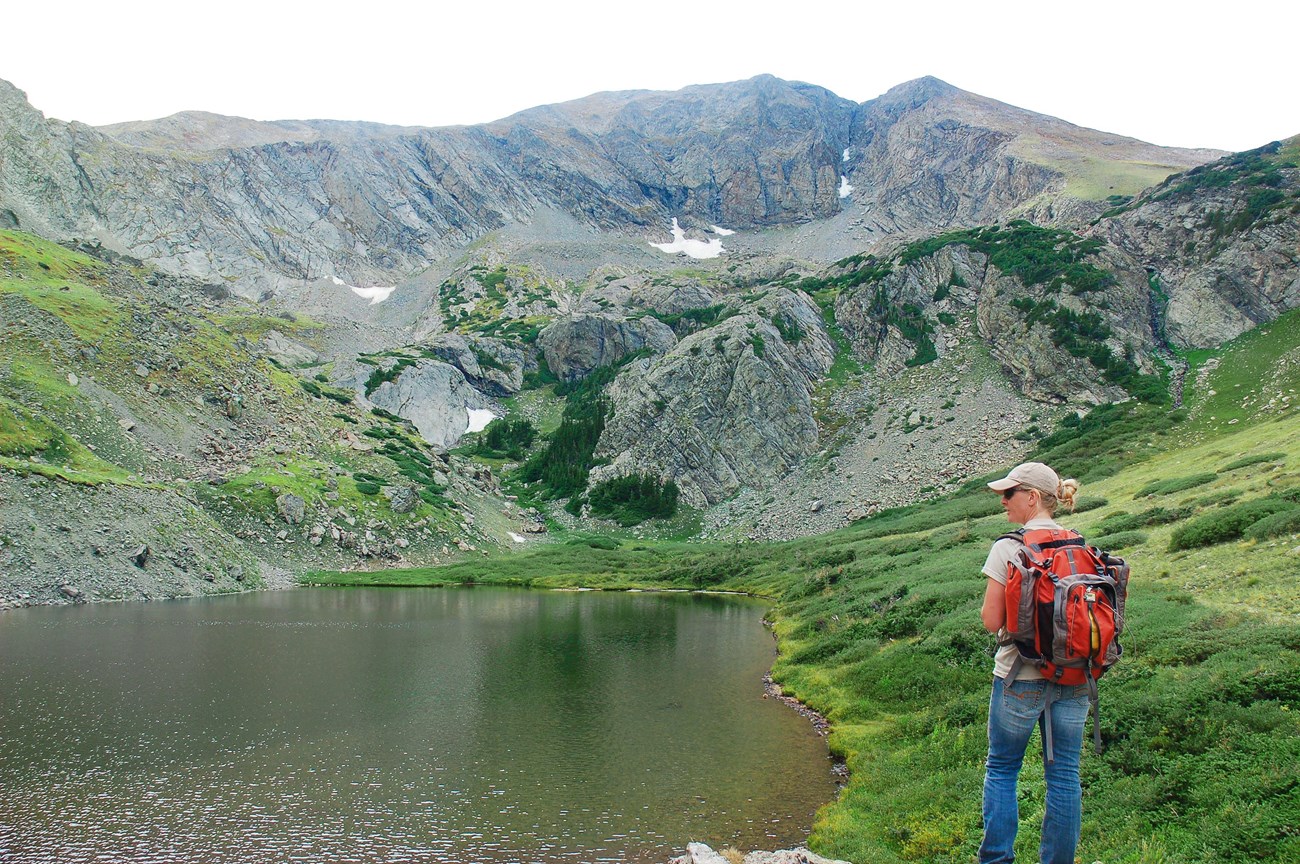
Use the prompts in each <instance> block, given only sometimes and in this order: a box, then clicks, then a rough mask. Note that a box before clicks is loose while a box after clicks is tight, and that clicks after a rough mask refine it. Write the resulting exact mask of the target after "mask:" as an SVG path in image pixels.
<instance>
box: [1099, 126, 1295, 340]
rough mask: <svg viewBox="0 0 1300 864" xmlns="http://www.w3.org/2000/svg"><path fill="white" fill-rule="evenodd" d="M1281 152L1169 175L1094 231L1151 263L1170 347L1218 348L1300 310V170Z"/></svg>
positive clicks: (1247, 155) (1270, 149)
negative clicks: (1280, 155) (1284, 159)
mask: <svg viewBox="0 0 1300 864" xmlns="http://www.w3.org/2000/svg"><path fill="white" fill-rule="evenodd" d="M1288 143H1289V145H1290V146H1291V147H1292V148H1294V147H1296V146H1300V138H1292V139H1291V140H1290V142H1288ZM1280 149H1281V148H1280V147H1279V146H1277V145H1270V146H1269V147H1266V148H1261V150H1258V151H1252V152H1249V153H1240V154H1236V155H1234V156H1231V157H1228V158H1226V159H1224V160H1222V161H1219V162H1216V163H1214V164H1212V165H1206V166H1204V167H1202V168H1200V169H1197V170H1196V171H1194V172H1190V173H1187V174H1180V175H1176V176H1174V177H1170V178H1169V179H1168V180H1167V181H1165V182H1164V183H1162V184H1160V185H1159V186H1157V187H1155V188H1153V189H1151V190H1149V191H1148V192H1146V193H1144V194H1143V195H1142V196H1140V197H1139V198H1138V199H1137V201H1135V202H1133V203H1132V204H1130V205H1128V206H1127V207H1124V208H1121V212H1118V213H1116V214H1115V215H1114V216H1112V217H1110V218H1104V219H1102V220H1101V221H1100V222H1099V224H1098V225H1097V227H1096V228H1095V229H1093V232H1094V233H1095V234H1096V235H1097V236H1101V237H1105V238H1106V239H1107V240H1108V241H1109V242H1110V243H1111V244H1113V245H1114V246H1115V247H1117V248H1118V249H1121V250H1123V251H1124V252H1125V253H1126V254H1127V255H1128V256H1129V257H1130V258H1131V259H1133V260H1135V261H1137V262H1141V263H1142V264H1143V265H1145V267H1146V269H1147V270H1148V272H1149V273H1150V277H1151V284H1152V288H1153V290H1154V291H1155V292H1156V293H1157V298H1156V299H1157V301H1158V313H1159V314H1158V315H1157V318H1158V321H1157V324H1158V325H1163V328H1164V331H1165V335H1166V336H1167V338H1168V340H1169V341H1170V342H1171V343H1172V344H1174V345H1177V346H1180V347H1183V348H1209V347H1213V346H1216V345H1219V344H1221V343H1223V342H1226V341H1227V340H1229V339H1232V338H1234V337H1236V336H1239V335H1240V334H1242V333H1244V332H1245V331H1246V330H1249V329H1250V328H1252V327H1255V326H1256V325H1258V324H1262V323H1265V322H1268V321H1272V320H1273V319H1274V318H1276V317H1277V316H1278V315H1280V314H1282V313H1283V312H1286V311H1288V310H1291V309H1295V308H1297V307H1300V268H1297V264H1300V220H1298V219H1297V218H1296V216H1295V214H1296V213H1297V212H1298V211H1300V169H1297V168H1296V167H1294V166H1292V165H1290V164H1288V163H1284V162H1281V161H1279V160H1277V159H1276V158H1275V156H1276V154H1277V152H1278V151H1279V150H1280Z"/></svg>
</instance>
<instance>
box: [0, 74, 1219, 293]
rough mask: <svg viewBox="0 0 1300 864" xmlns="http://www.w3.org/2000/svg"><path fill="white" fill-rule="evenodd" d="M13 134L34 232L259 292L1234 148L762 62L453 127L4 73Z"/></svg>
mask: <svg viewBox="0 0 1300 864" xmlns="http://www.w3.org/2000/svg"><path fill="white" fill-rule="evenodd" d="M0 135H3V140H4V141H5V142H6V146H5V148H4V151H5V156H4V163H3V165H0V208H3V209H7V210H8V211H10V212H11V213H12V214H14V218H15V219H16V221H17V223H18V224H19V225H20V226H22V227H24V228H29V229H31V230H35V231H38V232H40V233H42V234H45V235H47V236H51V237H56V238H59V239H72V238H77V239H85V238H94V239H97V240H99V241H100V242H102V243H103V244H104V245H105V246H107V247H109V248H111V249H114V250H115V251H117V252H119V253H122V254H129V255H131V256H133V257H136V258H140V259H142V260H145V261H149V262H152V263H154V264H157V265H158V266H160V267H162V268H164V269H166V270H169V271H171V272H174V273H177V274H183V275H189V276H195V277H197V278H201V279H206V280H210V281H219V282H222V283H223V284H229V285H231V286H233V287H234V288H235V289H236V290H237V291H239V292H240V293H242V294H244V295H245V296H262V295H265V294H266V293H267V292H273V291H276V290H284V289H287V288H289V287H290V286H294V285H301V284H303V283H311V282H315V281H318V280H328V279H330V278H337V279H340V280H342V281H344V282H346V283H348V284H353V285H362V286H368V285H393V284H395V283H398V282H401V281H403V280H404V279H406V278H408V277H410V276H412V275H414V274H416V273H418V272H420V271H422V270H424V269H425V268H427V267H429V266H430V265H433V264H436V263H438V262H441V261H446V260H448V259H450V258H453V257H454V256H455V255H456V254H457V253H458V252H459V251H460V250H463V249H464V248H466V247H467V245H468V244H471V243H473V242H475V241H477V240H480V239H482V238H485V237H487V236H489V235H491V234H492V233H493V232H504V233H506V234H509V233H510V232H511V231H515V230H520V229H521V228H522V229H523V230H524V231H525V232H526V229H527V226H530V225H531V224H533V223H534V222H537V221H545V220H547V219H548V218H551V217H550V216H548V214H561V215H562V216H563V217H565V218H566V219H568V220H572V221H573V222H575V223H576V224H577V225H579V226H584V227H586V228H587V229H591V230H594V231H597V232H605V233H612V234H614V235H616V236H617V235H622V236H637V237H644V236H645V235H646V234H647V233H649V232H659V233H662V231H663V230H664V229H665V227H666V226H667V225H668V223H669V221H670V220H671V219H673V218H680V219H681V220H682V221H683V222H684V223H686V224H687V225H688V226H695V227H705V226H709V225H720V226H724V227H726V228H728V229H730V230H736V231H749V230H754V229H761V228H772V227H781V226H796V225H801V224H806V223H809V222H816V221H821V220H827V219H830V218H832V217H836V216H837V215H846V214H847V215H850V216H851V217H852V219H854V220H856V221H857V223H858V224H857V226H856V228H855V229H854V230H852V231H850V232H849V233H850V236H851V237H852V240H851V242H853V243H854V244H856V245H857V248H855V249H854V250H853V251H859V250H860V249H863V248H868V247H870V246H871V245H872V244H875V243H878V242H880V241H882V240H886V239H888V238H890V237H892V236H894V235H896V234H899V233H900V232H901V233H908V232H911V233H915V232H918V231H921V232H923V231H926V230H933V229H937V228H944V227H950V226H969V225H974V224H981V223H984V222H996V221H999V220H1001V219H1004V218H1006V217H1008V216H1010V215H1012V214H1014V213H1016V212H1018V211H1020V210H1023V209H1026V208H1039V209H1042V208H1046V209H1048V210H1051V209H1052V208H1054V207H1055V208H1065V209H1069V208H1070V207H1072V206H1073V204H1072V202H1075V201H1077V200H1095V199H1101V198H1105V197H1106V196H1107V195H1109V194H1132V193H1134V192H1137V191H1139V189H1141V188H1143V187H1145V186H1146V185H1150V183H1153V182H1157V181H1158V180H1160V179H1163V177H1164V176H1166V175H1167V174H1169V173H1172V172H1174V171H1176V170H1180V169H1184V168H1188V167H1191V166H1194V165H1196V164H1200V163H1203V162H1205V161H1208V160H1209V159H1211V158H1214V157H1215V156H1218V155H1222V154H1219V153H1215V152H1212V151H1204V150H1183V149H1177V148H1161V147H1153V146H1152V145H1147V144H1143V143H1141V142H1138V141H1134V140H1132V139H1126V138H1121V137H1119V136H1115V135H1106V134H1104V133H1097V132H1092V131H1091V130H1086V129H1080V128H1078V127H1074V126H1071V125H1070V124H1067V123H1064V122H1062V121H1059V120H1054V119H1052V118H1048V117H1044V116H1042V115H1037V114H1033V113H1031V112H1026V111H1022V110H1020V109H1015V108H1012V107H1011V106H1008V105H1004V104H1002V103H998V102H995V101H993V100H990V99H985V98H982V97H979V96H975V95H974V94H970V93H965V92H963V91H961V90H958V89H956V88H954V87H951V86H949V85H947V84H944V83H943V82H940V81H937V80H935V79H932V78H925V79H920V80H917V81H913V82H909V83H907V84H903V85H900V86H899V87H896V88H894V89H893V90H891V91H889V92H888V93H886V94H884V95H883V96H881V97H880V98H878V99H875V100H872V101H869V102H865V103H861V104H858V103H854V102H851V101H848V100H845V99H841V98H840V97H837V96H835V95H834V94H833V93H831V92H829V91H827V90H825V89H822V88H819V87H815V86H812V85H808V84H801V83H797V82H786V81H782V80H779V79H776V78H773V77H771V76H759V77H757V78H754V79H751V80H748V81H742V82H735V83H730V84H718V85H707V86H698V87H689V88H686V89H684V90H681V91H678V92H674V93H659V92H646V91H630V92H621V93H601V94H596V95H594V96H590V97H587V98H585V99H580V100H577V101H574V102H569V103H564V104H561V105H554V106H546V107H542V108H535V109H531V110H528V111H524V112H521V113H520V114H517V115H514V116H512V117H509V118H505V119H503V120H499V121H496V122H494V123H488V124H483V125H479V126H467V127H449V128H439V129H412V128H399V127H386V126H379V125H377V124H362V123H341V122H330V121H289V122H279V123H258V122H254V121H248V120H243V119H239V118H224V117H218V116H216V115H211V114H204V113H200V112H188V113H185V114H179V115H175V116H173V117H169V118H165V119H163V120H158V121H153V122H137V123H125V124H117V125H114V126H109V127H105V128H103V129H92V128H90V127H87V126H84V125H82V124H78V123H72V124H65V123H61V122H58V121H52V120H45V119H44V118H43V117H42V116H41V115H40V114H39V112H37V111H36V110H35V109H33V108H32V107H31V106H30V105H29V104H28V103H27V102H26V99H25V97H24V96H23V94H22V93H21V92H20V91H18V90H16V89H15V88H14V87H12V86H11V85H8V84H0ZM845 183H847V184H848V185H849V186H853V187H854V188H855V190H857V191H856V192H855V193H854V195H853V196H851V197H849V198H844V197H841V194H840V193H841V190H842V189H844V188H846V187H845V186H843V185H842V184H845ZM816 257H817V256H816V255H814V259H815V258H816ZM829 257H830V258H834V257H839V256H838V255H832V256H829ZM823 260H826V259H823Z"/></svg>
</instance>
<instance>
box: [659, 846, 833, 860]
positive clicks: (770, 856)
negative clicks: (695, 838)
mask: <svg viewBox="0 0 1300 864" xmlns="http://www.w3.org/2000/svg"><path fill="white" fill-rule="evenodd" d="M668 864H849V862H848V861H839V860H836V859H833V858H823V857H822V856H820V855H818V854H817V853H815V852H810V851H808V850H807V849H805V848H803V847H802V846H800V847H797V848H795V849H781V850H779V851H777V852H747V853H744V854H743V855H742V854H741V853H740V852H738V851H737V850H735V849H724V850H723V851H722V852H715V851H714V850H713V849H712V848H710V847H708V846H706V845H704V844H703V843H689V844H687V846H686V854H685V855H679V856H678V857H676V858H669V859H668Z"/></svg>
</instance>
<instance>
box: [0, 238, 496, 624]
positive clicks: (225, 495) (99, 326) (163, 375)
mask: <svg viewBox="0 0 1300 864" xmlns="http://www.w3.org/2000/svg"><path fill="white" fill-rule="evenodd" d="M111 257H112V256H105V258H111ZM222 294H223V292H221V291H220V290H213V286H204V285H200V284H199V283H196V282H193V281H189V280H180V279H176V278H173V277H169V276H167V275H166V274H162V273H157V272H155V271H153V270H151V269H150V268H148V267H143V266H140V265H139V264H138V262H132V261H130V260H128V259H120V260H105V259H103V258H97V257H93V256H91V255H88V254H83V253H82V252H79V251H74V250H72V249H69V248H66V247H64V246H61V245H59V244H56V243H51V242H48V241H45V240H42V239H40V238H38V237H35V236H32V235H29V234H25V233H22V232H17V231H0V338H2V339H3V346H4V349H3V351H2V352H0V472H4V473H3V475H2V476H0V479H4V480H6V481H8V480H11V479H13V478H24V477H28V478H29V477H32V476H33V475H39V476H41V477H45V478H49V479H51V480H54V481H58V482H62V483H72V484H77V485H78V486H80V487H83V488H86V487H90V488H94V489H96V490H100V491H102V492H104V493H105V494H106V495H110V496H111V495H112V494H114V491H115V490H126V489H129V490H134V491H140V490H145V491H147V492H149V493H153V494H157V495H159V496H162V497H164V498H166V497H169V496H170V499H183V501H184V502H185V507H186V509H187V512H193V513H194V514H195V517H194V520H193V522H194V524H193V525H188V524H187V525H186V526H182V527H183V528H184V531H181V530H179V529H177V530H171V529H175V528H176V526H168V525H164V524H161V523H151V522H150V520H149V519H148V518H147V516H146V517H142V518H141V519H139V520H137V521H136V522H135V523H132V524H129V525H128V524H124V525H122V526H121V531H120V533H121V534H122V537H123V538H124V539H122V540H121V542H123V543H125V542H127V540H130V541H131V542H133V543H134V544H135V545H139V544H140V543H146V544H148V545H149V546H151V548H152V549H153V552H154V560H155V564H154V565H153V566H154V567H155V568H162V567H164V566H166V565H165V564H164V563H163V562H164V561H165V560H166V556H167V555H168V554H170V553H172V552H175V553H177V554H178V555H179V554H181V553H184V551H185V549H186V548H188V546H190V545H198V544H199V542H200V541H199V540H197V539H194V538H197V537H198V536H200V535H203V536H212V535H213V534H214V533H216V534H220V533H222V532H224V534H225V537H224V538H223V540H222V541H221V542H222V544H223V545H228V546H230V547H232V548H235V547H241V546H242V542H243V541H251V543H256V544H258V545H259V546H260V547H261V549H260V550H259V553H258V554H257V555H256V556H254V555H252V554H249V550H248V549H247V548H245V549H244V550H243V552H242V553H241V554H242V558H243V559H244V561H243V569H242V570H241V571H240V572H241V573H244V572H250V573H251V572H253V571H254V567H253V561H254V559H255V558H258V557H260V558H271V559H280V560H284V561H285V562H286V563H288V564H294V563H296V561H298V560H300V559H302V558H307V559H308V560H317V561H318V562H319V564H320V565H329V566H334V565H335V562H336V561H337V564H338V566H342V565H345V564H354V563H355V562H356V561H357V560H358V559H359V558H364V557H366V556H370V557H380V556H381V555H382V556H384V557H385V558H388V559H391V557H392V555H393V552H392V550H395V549H398V548H400V549H402V550H403V554H405V555H406V556H407V557H408V558H414V559H415V560H431V559H433V558H434V557H436V556H442V557H445V556H446V554H447V553H444V552H442V551H441V549H442V547H443V546H448V545H454V544H455V542H456V541H457V540H458V539H462V538H464V537H468V538H469V539H470V540H471V541H473V542H476V541H477V540H478V537H477V536H475V535H473V534H471V533H470V532H469V530H468V529H466V528H462V527H461V523H462V522H463V521H464V520H465V517H464V514H463V513H462V512H460V509H459V508H460V502H463V501H464V500H465V499H466V498H467V497H470V493H467V492H465V491H464V490H459V492H456V491H453V490H452V489H450V488H449V486H451V485H453V484H454V483H455V481H456V478H455V477H454V469H453V468H452V467H450V466H449V464H448V461H447V460H445V459H443V458H442V457H441V456H440V455H439V454H437V453H435V452H434V451H433V450H432V448H430V447H429V446H428V445H427V444H426V443H425V442H424V441H423V440H422V439H420V438H419V436H418V434H417V433H416V432H415V431H414V429H413V427H411V426H410V425H409V424H407V423H405V422H402V421H400V420H398V419H397V418H393V417H391V416H385V415H384V414H383V413H382V412H380V413H375V412H371V411H367V410H365V409H363V408H362V407H361V406H359V405H358V404H356V402H355V399H354V395H355V394H353V393H352V392H350V391H347V390H342V389H339V388H337V387H333V386H331V385H330V384H329V383H328V378H327V377H326V376H325V375H324V374H323V371H324V369H323V368H315V367H311V368H290V367H289V366H286V365H283V364H281V363H278V362H276V361H275V360H274V359H273V358H272V357H271V356H269V352H268V351H267V350H266V348H265V345H264V344H263V343H262V341H261V340H262V339H263V337H264V336H266V335H267V334H268V333H269V332H270V331H273V330H274V331H277V332H278V333H280V334H282V335H283V336H284V337H285V338H289V339H293V340H296V341H298V342H300V343H304V344H311V343H312V342H313V341H315V340H316V339H318V338H319V336H320V334H321V333H322V332H323V329H324V325H322V324H320V323H318V322H314V321H310V320H307V319H304V318H301V317H296V316H292V315H284V316H281V315H269V314H266V312H265V310H264V309H261V308H259V307H256V306H254V305H252V304H248V303H244V302H242V301H238V300H232V299H222V297H221V295H222ZM13 488H14V489H16V490H21V489H24V488H26V487H24V486H22V485H15V486H14V487H13ZM33 488H35V487H33ZM399 490H400V491H402V492H404V493H405V492H410V494H409V495H408V496H407V497H408V498H412V497H414V500H411V501H408V502H407V503H405V504H403V505H402V506H401V508H400V510H399V508H397V507H394V506H393V505H392V504H390V501H389V495H388V494H385V493H392V492H395V491H399ZM286 494H293V495H296V496H298V497H300V498H302V499H303V502H304V506H305V512H304V517H303V518H302V519H301V521H299V522H296V523H288V522H287V521H286V520H285V519H284V518H282V517H281V515H280V514H279V513H278V512H277V500H276V499H277V498H278V497H279V496H281V495H286ZM22 497H23V496H22V495H21V494H17V493H16V494H15V495H14V496H12V498H13V499H14V500H5V501H0V505H9V506H10V509H9V510H3V509H0V537H5V536H9V537H12V538H16V539H14V540H13V542H14V543H15V544H18V543H20V541H21V545H23V546H24V547H25V548H24V549H22V550H20V551H21V552H23V553H24V554H25V555H29V556H32V557H29V558H24V559H23V560H30V561H32V562H35V561H44V560H45V559H43V558H41V557H40V556H42V555H44V554H45V552H46V550H48V549H51V548H53V547H54V546H55V545H60V546H66V547H68V548H69V549H82V548H85V549H87V550H89V549H90V548H91V547H92V546H99V547H103V545H104V544H103V541H102V540H101V539H100V538H97V537H82V536H81V535H80V534H79V533H78V534H76V536H62V537H60V538H59V540H58V543H57V544H54V543H51V542H48V541H46V540H42V539H41V537H39V536H31V532H30V531H27V530H22V529H21V527H20V526H19V527H16V526H17V525H18V523H19V522H21V521H23V520H25V519H28V518H32V519H35V521H37V522H43V521H46V520H45V519H44V517H37V516H32V515H31V514H32V513H39V512H41V511H40V507H41V506H42V505H41V501H40V500H27V501H24V500H22ZM474 497H476V498H477V497H482V496H474ZM39 498H40V496H39V495H38V494H35V493H33V499H39ZM453 499H455V500H453ZM119 504H120V502H119ZM105 506H112V505H105ZM178 506H179V505H178ZM483 509H487V510H489V511H490V512H491V511H495V510H496V509H497V508H496V506H495V505H487V506H485V507H484V508H483ZM349 519H350V520H351V521H348V520H349ZM331 520H338V524H339V525H341V526H343V529H344V531H348V533H351V534H355V535H357V538H360V539H357V538H347V537H344V536H343V535H342V534H340V536H339V537H337V538H335V537H331V536H326V537H325V539H324V540H323V541H322V540H321V538H320V536H317V537H316V540H317V541H318V542H315V543H312V542H311V539H310V538H309V536H308V533H307V532H308V531H309V530H311V529H312V528H313V525H331V524H332V522H331ZM214 523H219V526H220V527H217V525H216V524H214ZM358 524H359V525H360V526H361V527H360V529H359V531H355V532H353V531H350V530H349V529H352V528H355V527H356V526H357V525H358ZM67 528H68V530H69V531H70V532H74V533H75V532H79V531H80V530H81V526H80V525H79V524H74V525H69V526H67ZM281 531H284V532H287V533H286V536H284V537H278V536H277V535H278V534H279V533H280V532H281ZM185 532H190V533H191V534H193V537H188V536H181V535H183V534H184V533H185ZM128 535H129V536H128ZM172 535H177V536H174V537H173V536H172ZM169 538H170V539H169ZM113 539H114V541H115V542H116V541H117V540H118V539H119V538H118V537H117V535H116V534H114V536H113ZM353 539H357V542H355V543H354V542H353ZM399 539H400V540H401V541H402V542H403V543H405V544H406V545H399V544H398V542H397V541H398V540H399ZM362 540H364V541H365V542H366V543H368V545H365V546H364V548H363V544H362V542H361V541H362ZM272 541H276V542H272ZM203 542H208V541H206V540H205V541H203ZM172 547H175V548H174V549H173V548H172ZM86 554H90V553H89V552H87V553H86ZM173 557H175V556H173ZM113 560H114V561H116V560H117V559H116V558H114V559H113ZM63 566H64V569H65V571H66V572H63V573H60V574H54V575H50V576H49V578H46V579H44V580H43V582H42V585H41V586H38V587H39V588H40V589H41V590H46V591H47V592H48V590H50V586H49V584H45V583H52V584H58V583H57V581H54V580H55V579H56V578H57V579H61V580H67V581H74V580H75V581H80V580H81V579H83V578H89V576H88V574H86V573H84V572H82V571H83V570H84V569H85V568H81V567H78V566H77V565H75V564H70V563H67V562H64V565H63ZM92 569H93V567H92ZM182 569H184V568H182ZM126 572H127V573H132V572H133V571H131V570H127V571H126ZM241 580H242V577H241V579H240V580H237V579H233V578H225V577H223V576H220V575H218V576H215V577H214V578H213V579H208V580H202V579H199V578H198V577H197V576H196V577H195V580H194V584H193V585H192V588H193V590H199V591H223V590H224V591H230V590H238V589H240V588H242V587H249V586H250V585H255V584H257V580H256V579H255V578H254V579H251V580H250V581H246V582H243V581H241ZM15 590H17V589H15ZM113 590H116V588H114V589H113ZM111 596H118V595H116V594H112V595H111ZM37 599H51V598H49V597H47V596H39V597H38V598H37Z"/></svg>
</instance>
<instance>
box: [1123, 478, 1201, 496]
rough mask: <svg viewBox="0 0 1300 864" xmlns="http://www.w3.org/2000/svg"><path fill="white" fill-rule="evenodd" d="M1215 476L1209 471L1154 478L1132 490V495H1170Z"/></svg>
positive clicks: (1194, 486) (1193, 486)
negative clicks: (1207, 472)
mask: <svg viewBox="0 0 1300 864" xmlns="http://www.w3.org/2000/svg"><path fill="white" fill-rule="evenodd" d="M1217 477H1218V475H1217V474H1213V473H1209V474H1192V475H1191V476H1189V477H1174V478H1172V479H1170V480H1156V481H1154V482H1151V483H1148V484H1147V485H1145V486H1143V487H1142V488H1141V489H1139V490H1138V491H1136V492H1134V493H1133V497H1134V498H1146V497H1147V496H1150V495H1172V494H1173V493H1175V492H1185V491H1187V490H1188V489H1195V488H1196V487H1197V486H1204V485H1205V484H1206V483H1211V482H1213V481H1214V480H1215V479H1217Z"/></svg>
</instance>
